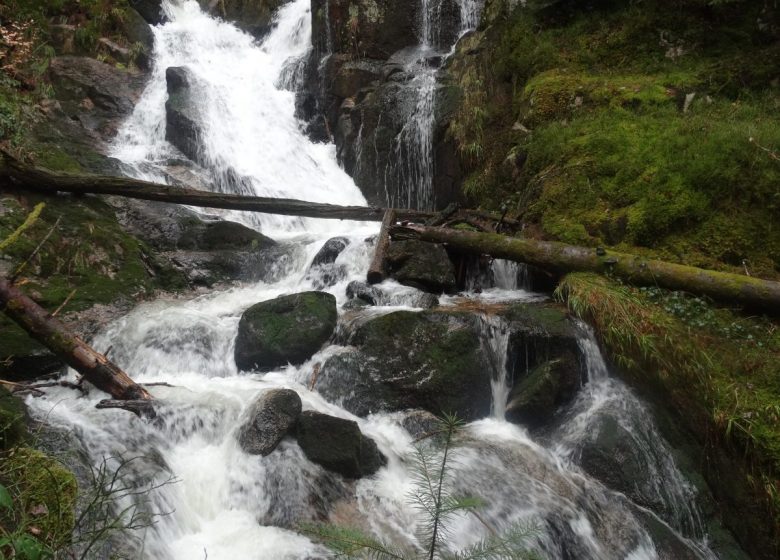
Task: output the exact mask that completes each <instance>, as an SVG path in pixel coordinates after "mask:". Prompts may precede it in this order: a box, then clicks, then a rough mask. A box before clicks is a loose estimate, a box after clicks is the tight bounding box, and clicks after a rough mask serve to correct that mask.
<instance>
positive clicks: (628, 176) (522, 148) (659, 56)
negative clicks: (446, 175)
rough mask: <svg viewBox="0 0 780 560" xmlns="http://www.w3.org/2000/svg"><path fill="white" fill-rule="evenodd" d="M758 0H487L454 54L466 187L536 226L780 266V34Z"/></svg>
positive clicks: (765, 268) (774, 270)
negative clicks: (477, 26) (529, 4)
mask: <svg viewBox="0 0 780 560" xmlns="http://www.w3.org/2000/svg"><path fill="white" fill-rule="evenodd" d="M763 8H764V7H763V6H759V5H757V4H751V3H738V4H734V5H731V4H729V5H718V6H710V5H707V3H704V2H698V1H692V0H680V1H679V2H676V4H675V9H674V10H669V9H668V7H667V6H660V5H658V4H657V3H630V4H629V3H614V2H605V3H598V4H596V5H593V6H591V8H589V9H588V10H585V9H583V8H582V5H581V3H575V2H568V1H561V2H555V3H554V7H551V8H550V9H538V7H537V8H531V9H516V10H514V11H512V12H510V10H509V9H508V8H507V4H506V2H503V1H501V0H492V1H490V2H488V5H487V7H486V15H485V18H484V20H483V26H485V27H483V29H482V30H480V31H479V32H477V33H476V34H473V35H471V36H470V37H469V38H468V40H467V41H465V42H464V44H463V46H462V47H460V48H459V49H458V51H457V53H456V55H455V56H454V57H453V58H452V62H451V63H450V66H449V70H450V73H451V75H452V80H453V82H455V83H457V84H459V85H460V87H461V88H463V89H464V91H465V94H464V96H463V103H462V106H461V108H460V109H459V111H458V112H456V116H455V119H454V121H453V123H452V125H451V128H450V133H451V135H452V136H453V138H454V139H455V140H456V143H457V145H458V146H459V147H460V149H461V160H462V165H463V167H464V168H465V169H466V171H467V173H468V176H467V178H466V180H465V182H464V187H463V191H464V193H465V194H466V195H467V196H468V197H469V198H470V199H471V201H472V203H474V204H479V205H481V206H483V207H486V208H489V209H494V210H495V209H497V208H498V207H500V206H501V205H503V204H508V205H509V207H510V208H512V209H513V210H514V212H515V214H516V215H517V216H518V217H519V218H521V219H522V220H523V221H524V222H525V223H526V224H529V225H530V226H532V227H530V228H528V229H527V232H528V233H529V234H532V235H537V236H541V237H544V238H552V239H558V240H561V241H565V242H569V243H574V244H581V245H593V246H595V245H614V246H617V247H621V248H622V249H624V250H627V251H631V252H644V254H646V255H647V256H652V257H656V258H662V259H666V260H672V261H676V262H684V263H686V264H695V265H698V266H706V267H708V268H719V269H725V270H736V269H737V268H739V269H740V270H741V271H742V272H744V266H743V260H745V261H747V263H746V264H747V266H748V269H749V271H750V272H751V274H755V275H761V276H766V277H770V278H774V277H777V276H778V275H780V229H778V227H777V216H778V210H779V209H780V191H779V190H778V186H777V185H778V184H780V182H779V181H778V174H780V157H779V156H778V154H780V134H779V133H778V130H777V127H775V126H774V120H775V119H774V115H775V114H776V113H777V110H778V108H779V107H780V96H779V95H778V90H777V87H776V78H777V67H778V62H779V61H780V41H778V36H777V34H776V33H775V31H774V29H775V28H776V26H775V27H773V26H774V25H775V24H776V23H777V21H778V18H777V13H776V11H777V10H774V11H773V9H771V8H770V9H769V10H768V11H763ZM759 21H761V22H764V23H765V24H767V25H761V26H759V25H758V24H757V22H759ZM772 22H773V23H772ZM693 93H695V94H696V95H695V96H694V97H692V98H691V97H687V96H688V95H689V94H693ZM686 98H687V102H686ZM474 115H478V116H479V118H475V116H474ZM485 130H490V134H489V135H487V134H484V132H483V131H485ZM476 147H478V149H476ZM475 154H477V157H475Z"/></svg>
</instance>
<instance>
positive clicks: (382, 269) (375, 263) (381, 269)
mask: <svg viewBox="0 0 780 560" xmlns="http://www.w3.org/2000/svg"><path fill="white" fill-rule="evenodd" d="M394 224H395V210H393V209H392V208H391V209H389V210H386V211H385V217H384V219H383V220H382V229H380V230H379V238H378V239H377V240H376V249H375V250H374V260H372V261H371V266H370V267H368V275H367V280H368V283H369V284H379V283H380V282H381V281H382V280H384V279H385V274H386V273H387V265H386V263H385V253H387V247H388V246H389V245H390V228H391V227H392V226H393V225H394Z"/></svg>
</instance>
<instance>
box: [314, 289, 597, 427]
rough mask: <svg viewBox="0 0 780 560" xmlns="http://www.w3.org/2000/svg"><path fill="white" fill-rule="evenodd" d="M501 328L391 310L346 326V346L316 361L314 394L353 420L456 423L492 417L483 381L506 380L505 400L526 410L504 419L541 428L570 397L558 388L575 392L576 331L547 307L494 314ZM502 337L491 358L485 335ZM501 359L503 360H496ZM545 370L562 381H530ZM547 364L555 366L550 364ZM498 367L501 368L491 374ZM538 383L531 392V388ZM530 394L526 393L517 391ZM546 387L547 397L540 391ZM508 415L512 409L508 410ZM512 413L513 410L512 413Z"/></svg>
mask: <svg viewBox="0 0 780 560" xmlns="http://www.w3.org/2000/svg"><path fill="white" fill-rule="evenodd" d="M496 320H497V321H499V322H500V328H498V329H495V331H496V332H491V330H490V324H492V323H489V322H486V321H485V320H484V319H483V318H482V317H481V316H480V314H477V313H473V312H471V311H458V310H447V309H436V310H429V311H422V312H411V311H396V312H392V313H388V314H386V315H381V316H379V317H370V316H369V318H366V317H363V318H362V319H360V320H356V321H354V322H353V323H352V324H350V325H345V329H347V330H348V329H352V331H351V332H349V333H347V334H346V340H345V342H346V343H348V344H350V345H352V348H349V349H346V350H345V351H343V352H340V353H338V354H335V355H333V356H331V357H330V358H328V359H327V360H326V361H325V363H324V364H323V366H322V368H321V370H320V373H319V376H318V377H317V390H318V391H319V392H320V393H322V394H323V395H324V396H325V397H326V398H328V399H329V400H331V401H334V402H339V403H340V404H341V405H342V406H343V407H344V408H345V409H347V410H348V411H350V412H352V413H353V414H356V415H358V416H365V415H367V414H370V413H373V412H377V411H399V410H405V409H423V410H426V411H429V412H432V413H433V414H437V415H440V414H442V413H444V412H447V413H455V414H457V415H458V416H459V417H461V418H463V419H465V420H474V419H478V418H482V417H485V416H487V415H488V414H489V413H490V411H491V404H492V390H491V380H492V379H498V378H501V377H502V376H505V377H506V379H507V382H508V384H509V385H510V388H511V387H515V392H514V397H515V398H516V399H520V398H521V396H522V395H525V394H529V395H533V397H534V398H531V397H530V396H529V397H526V398H527V399H528V401H529V402H530V403H531V404H533V405H534V407H531V405H530V404H529V405H528V406H526V407H520V406H519V405H518V406H517V409H518V410H520V411H522V412H523V413H525V414H524V415H522V417H521V416H513V415H509V418H510V419H514V420H516V421H523V422H524V423H525V422H529V423H532V424H534V425H536V424H541V423H543V422H545V421H547V420H548V419H550V418H551V417H552V415H553V414H554V413H555V411H556V410H557V409H558V408H559V407H560V406H561V405H562V404H563V403H564V402H566V401H567V399H569V398H571V397H572V396H573V393H569V392H568V391H563V390H562V389H561V387H565V388H566V389H570V388H571V387H572V386H573V387H575V388H576V387H579V384H580V378H581V375H582V366H581V363H580V362H581V357H580V351H579V348H578V345H577V335H576V331H575V329H574V327H573V325H572V324H571V322H570V321H569V319H568V317H567V315H566V313H565V311H564V310H563V309H562V308H560V307H558V306H554V305H547V304H518V305H512V306H509V307H507V308H506V309H504V310H502V311H501V313H500V316H499V317H498V318H497V319H496ZM498 336H505V337H506V340H505V341H504V342H505V346H504V347H505V348H506V355H505V356H497V355H495V348H500V347H502V345H501V344H492V342H497V341H493V340H492V338H491V337H498ZM502 358H505V359H502ZM545 365H548V366H549V367H550V369H551V370H553V369H554V370H555V372H556V373H558V374H559V375H560V377H561V379H563V380H565V383H564V382H562V383H561V385H560V386H559V385H553V384H549V385H545V384H544V383H541V382H534V381H535V380H536V379H537V378H536V376H535V375H534V374H535V372H536V371H537V370H538V369H540V370H541V371H546V370H545V367H544V366H545ZM553 366H554V368H553ZM501 367H505V368H506V369H505V371H498V370H499V369H500V368H501ZM536 385H539V386H540V387H539V389H536ZM529 387H530V388H532V389H534V391H533V392H528V393H526V391H525V390H526V389H529ZM545 391H549V392H550V395H547V393H546V392H545ZM513 410H514V409H513ZM518 414H519V413H518Z"/></svg>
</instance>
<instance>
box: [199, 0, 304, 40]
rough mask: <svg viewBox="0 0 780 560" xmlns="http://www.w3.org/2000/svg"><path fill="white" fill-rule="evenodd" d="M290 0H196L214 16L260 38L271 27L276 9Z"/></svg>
mask: <svg viewBox="0 0 780 560" xmlns="http://www.w3.org/2000/svg"><path fill="white" fill-rule="evenodd" d="M289 1H290V0H198V3H199V4H200V5H201V7H203V9H204V10H207V11H209V12H211V13H213V14H214V15H215V16H217V17H220V18H222V19H224V20H225V21H229V22H231V23H234V24H235V25H236V27H238V28H239V29H242V30H244V31H246V32H247V33H249V34H250V35H252V36H254V37H256V38H258V39H261V38H263V37H264V36H265V35H266V34H267V33H268V32H269V31H270V30H271V29H272V27H273V18H274V14H275V13H276V11H277V10H278V9H279V8H280V7H281V6H283V5H284V4H286V3H287V2H289Z"/></svg>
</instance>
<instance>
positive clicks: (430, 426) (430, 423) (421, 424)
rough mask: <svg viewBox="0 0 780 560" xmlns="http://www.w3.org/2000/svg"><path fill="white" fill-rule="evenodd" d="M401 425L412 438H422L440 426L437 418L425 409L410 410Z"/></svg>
mask: <svg viewBox="0 0 780 560" xmlns="http://www.w3.org/2000/svg"><path fill="white" fill-rule="evenodd" d="M401 425H402V426H403V427H404V429H405V430H406V431H407V432H409V434H410V435H411V436H412V437H413V438H414V439H420V438H424V437H425V436H428V435H430V434H433V433H434V432H436V431H437V430H439V429H440V428H441V422H440V421H439V419H438V418H436V416H435V415H433V414H431V413H430V412H427V411H425V410H410V411H409V412H408V413H407V414H406V415H405V416H404V419H403V420H402V421H401Z"/></svg>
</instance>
